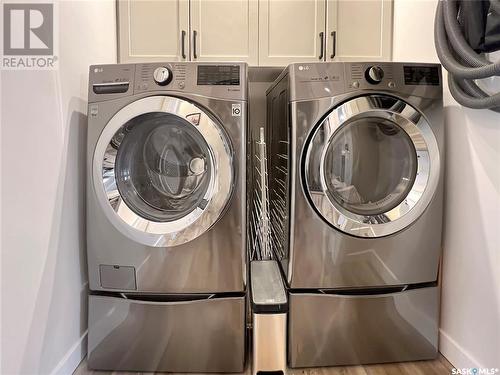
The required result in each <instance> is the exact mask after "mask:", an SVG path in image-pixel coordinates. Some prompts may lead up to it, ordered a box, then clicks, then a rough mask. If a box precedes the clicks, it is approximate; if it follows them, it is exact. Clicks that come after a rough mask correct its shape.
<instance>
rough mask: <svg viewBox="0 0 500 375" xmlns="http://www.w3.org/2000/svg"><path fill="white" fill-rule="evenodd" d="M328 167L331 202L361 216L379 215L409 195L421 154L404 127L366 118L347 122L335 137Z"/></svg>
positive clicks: (327, 157)
mask: <svg viewBox="0 0 500 375" xmlns="http://www.w3.org/2000/svg"><path fill="white" fill-rule="evenodd" d="M323 170H324V181H325V185H326V192H327V194H328V197H329V198H330V200H331V201H333V202H335V203H336V204H338V205H340V206H341V207H343V208H344V209H346V210H347V211H350V212H353V213H355V214H358V215H379V214H383V213H384V212H387V211H390V210H392V209H393V208H394V207H396V206H397V205H399V204H400V203H401V202H402V201H403V200H404V199H405V198H406V196H407V195H408V192H409V191H410V189H411V187H412V186H413V183H414V181H415V177H416V172H417V154H416V151H415V147H414V146H413V143H412V141H411V139H410V137H409V136H408V134H406V132H405V131H404V130H403V129H402V128H401V127H400V126H399V125H397V124H395V123H393V122H390V121H388V120H385V119H379V118H376V117H366V118H362V119H356V120H353V121H350V122H348V123H346V124H345V125H344V126H342V128H341V129H339V131H338V132H337V133H336V134H334V135H333V136H332V138H331V140H330V142H329V144H328V146H327V148H326V151H325V158H324V166H323Z"/></svg>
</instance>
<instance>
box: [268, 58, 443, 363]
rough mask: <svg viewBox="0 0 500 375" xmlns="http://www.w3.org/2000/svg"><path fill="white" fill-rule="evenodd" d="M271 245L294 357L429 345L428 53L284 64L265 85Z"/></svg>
mask: <svg viewBox="0 0 500 375" xmlns="http://www.w3.org/2000/svg"><path fill="white" fill-rule="evenodd" d="M267 107H268V125H269V126H268V140H269V142H270V148H269V149H270V152H269V159H270V160H271V162H270V165H269V178H270V182H269V186H270V198H271V210H272V214H271V219H272V228H273V249H274V251H275V253H276V255H277V256H278V257H279V258H280V259H281V264H282V266H283V271H284V273H285V274H286V275H287V279H288V285H289V288H290V317H289V322H290V323H289V332H288V333H289V336H288V337H289V345H288V350H289V361H290V365H291V366H292V367H305V366H327V365H346V364H359V363H374V362H393V361H404V360H417V359H426V358H433V357H435V356H436V355H437V339H438V312H439V292H438V287H437V280H438V268H439V262H440V256H441V222H442V204H443V199H442V174H443V156H444V154H443V121H442V87H441V70H440V66H439V65H435V64H405V63H317V64H309V63H306V64H292V65H290V66H289V67H288V68H287V69H285V71H284V72H283V73H282V74H281V76H280V77H279V78H278V79H277V80H276V82H275V84H274V85H273V86H272V87H271V88H270V89H269V90H268V93H267Z"/></svg>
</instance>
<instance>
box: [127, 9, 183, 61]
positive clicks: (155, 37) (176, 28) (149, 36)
mask: <svg viewBox="0 0 500 375" xmlns="http://www.w3.org/2000/svg"><path fill="white" fill-rule="evenodd" d="M118 25H119V26H118V34H119V58H120V62H122V63H124V62H140V61H184V60H189V3H188V0H166V1H158V0H151V1H149V0H119V1H118Z"/></svg>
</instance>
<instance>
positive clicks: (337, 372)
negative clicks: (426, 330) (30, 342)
mask: <svg viewBox="0 0 500 375" xmlns="http://www.w3.org/2000/svg"><path fill="white" fill-rule="evenodd" d="M452 368H453V366H452V365H451V364H450V363H449V362H448V361H447V360H446V359H445V358H444V357H443V356H442V355H440V356H439V358H438V359H436V360H433V361H418V362H402V363H386V364H383V365H368V366H347V367H317V368H306V369H289V370H288V371H287V375H441V374H443V375H444V374H447V375H449V374H451V369H452ZM251 373H252V369H251V366H247V369H246V371H245V373H244V374H245V375H249V374H251ZM105 374H108V375H111V374H113V375H132V374H138V373H136V372H118V371H113V372H109V371H93V370H89V369H88V368H87V360H86V359H85V360H83V361H82V363H80V365H79V366H78V368H77V369H76V370H75V372H74V373H73V375H105ZM139 374H153V373H139ZM171 374H173V373H171ZM211 375H214V374H211Z"/></svg>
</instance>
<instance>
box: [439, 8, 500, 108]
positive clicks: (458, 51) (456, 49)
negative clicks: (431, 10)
mask: <svg viewBox="0 0 500 375" xmlns="http://www.w3.org/2000/svg"><path fill="white" fill-rule="evenodd" d="M478 4H480V2H478ZM490 10H491V11H493V12H495V13H496V14H497V15H498V16H499V17H500V2H499V1H498V0H490ZM458 12H459V6H458V2H457V0H439V2H438V6H437V10H436V18H435V20H434V44H435V46H436V51H437V55H438V57H439V60H440V61H441V64H442V65H443V67H444V68H445V69H446V70H447V71H448V73H449V74H448V87H449V89H450V92H451V94H452V95H453V97H454V98H455V100H456V101H457V102H458V103H460V104H461V105H463V106H465V107H469V108H475V109H491V110H493V111H495V112H500V92H499V93H496V94H493V95H489V94H487V93H486V92H484V91H483V90H482V89H481V88H480V87H479V86H478V85H477V84H476V82H475V81H474V80H475V79H481V78H488V77H493V76H499V75H500V61H499V62H496V63H492V62H490V61H489V60H488V59H486V58H485V57H484V56H482V55H480V54H478V53H476V52H475V51H474V50H473V49H472V48H471V47H470V46H469V44H468V43H467V41H466V40H465V37H464V36H463V33H462V30H461V27H460V24H459V23H458V18H457V16H458Z"/></svg>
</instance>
